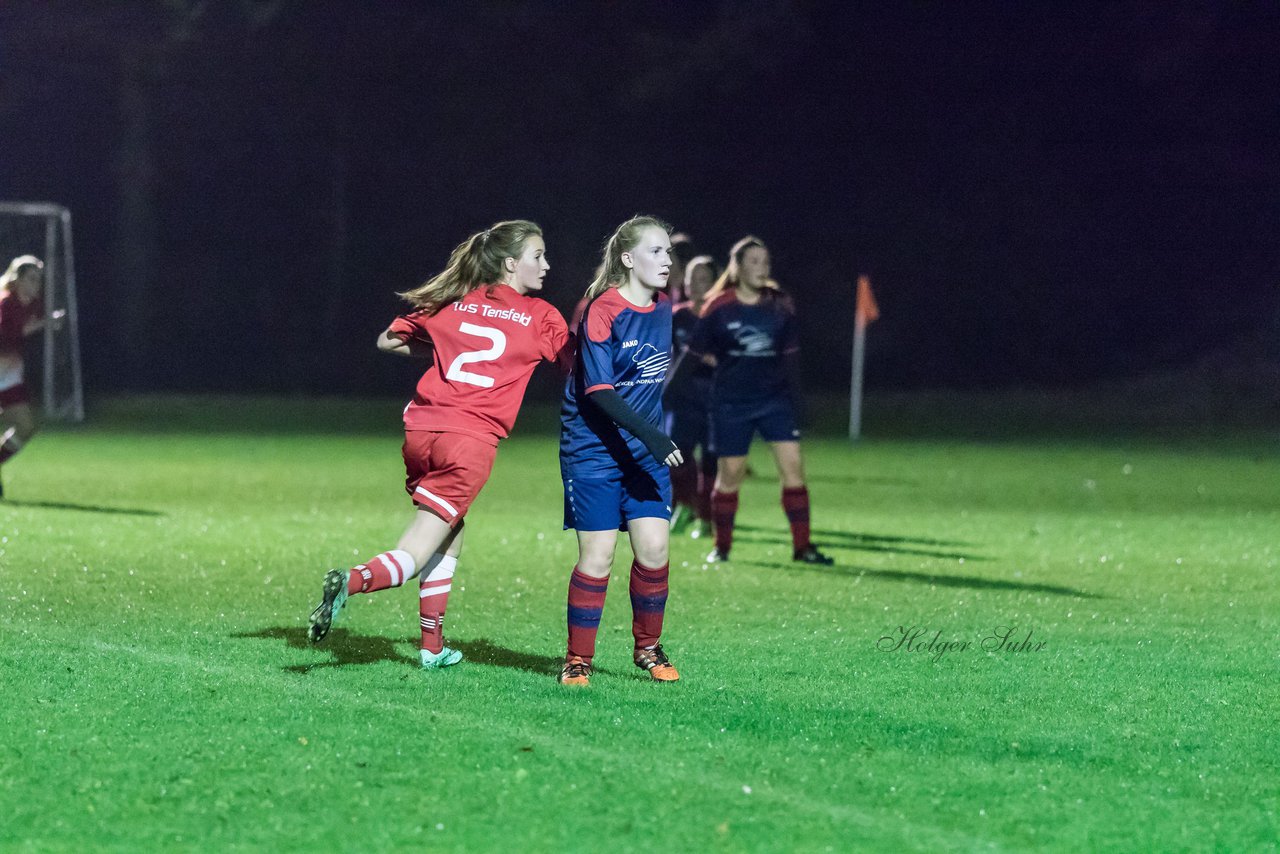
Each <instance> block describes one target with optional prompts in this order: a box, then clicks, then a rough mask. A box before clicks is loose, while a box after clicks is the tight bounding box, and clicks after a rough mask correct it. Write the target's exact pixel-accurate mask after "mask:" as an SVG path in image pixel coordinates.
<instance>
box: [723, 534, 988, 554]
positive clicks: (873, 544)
mask: <svg viewBox="0 0 1280 854" xmlns="http://www.w3.org/2000/svg"><path fill="white" fill-rule="evenodd" d="M740 532H746V533H740ZM813 534H814V542H815V543H816V544H817V545H818V546H819V547H822V546H827V545H829V546H831V547H832V548H838V549H856V550H857V551H863V552H884V553H886V554H897V555H915V556H916V557H936V558H944V559H946V560H960V559H964V560H974V561H979V560H991V558H989V557H983V556H982V555H975V554H968V553H961V552H952V551H938V550H935V549H921V548H914V547H910V546H907V545H904V544H905V543H915V542H922V541H919V540H909V539H906V538H903V537H896V538H895V537H876V536H864V535H862V534H850V533H846V532H843V531H814V532H813ZM733 538H734V540H741V541H742V542H744V543H774V544H778V545H790V544H791V533H790V532H786V531H778V530H773V529H769V528H753V527H749V526H746V525H738V526H736V528H735V531H734V535H733ZM923 542H932V541H923ZM940 544H941V545H961V544H959V543H955V544H953V543H940Z"/></svg>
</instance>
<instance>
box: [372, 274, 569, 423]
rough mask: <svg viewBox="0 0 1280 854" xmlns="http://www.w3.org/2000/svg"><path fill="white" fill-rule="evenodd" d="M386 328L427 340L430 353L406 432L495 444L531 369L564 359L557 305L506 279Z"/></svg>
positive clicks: (564, 339) (517, 406)
mask: <svg viewBox="0 0 1280 854" xmlns="http://www.w3.org/2000/svg"><path fill="white" fill-rule="evenodd" d="M391 333H392V334H393V335H397V336H399V337H400V339H401V340H402V341H408V340H410V339H416V340H419V341H423V342H427V343H429V344H430V345H431V347H432V349H433V350H434V355H435V359H434V361H433V363H432V365H431V367H430V368H428V369H427V372H426V373H425V374H423V375H422V379H421V380H419V381H418V388H417V391H416V392H415V394H414V396H413V401H412V402H411V403H410V404H409V405H408V406H407V407H406V408H405V411H404V428H405V430H431V431H438V432H445V433H462V434H464V435H467V436H474V437H475V438H477V439H483V440H485V441H487V442H491V443H492V444H495V445H496V444H497V443H498V440H499V439H505V438H506V437H507V435H508V434H509V433H510V432H511V427H512V425H514V424H515V421H516V415H517V413H519V411H520V402H521V400H523V398H524V390H525V388H526V387H527V386H528V385H529V377H530V376H531V375H532V374H533V369H534V368H535V367H537V365H538V363H539V362H541V361H543V360H547V361H555V360H557V359H561V360H563V359H565V358H567V354H566V353H565V352H564V351H565V350H566V348H567V345H568V342H569V330H568V327H566V326H565V322H564V318H563V317H561V316H560V312H558V311H556V309H555V307H554V306H552V305H551V304H549V303H547V302H545V301H543V300H541V299H537V298H535V297H530V296H521V295H520V294H518V293H516V291H515V290H514V289H512V288H510V287H508V286H507V285H482V286H481V287H479V288H476V289H475V290H473V291H472V292H471V293H469V294H467V295H466V296H465V297H463V298H462V299H460V300H458V301H457V302H453V303H450V304H449V305H447V306H445V307H444V308H442V309H441V310H440V311H438V312H436V313H435V314H427V313H426V312H424V311H415V312H413V313H412V314H406V315H404V316H402V317H397V318H396V319H395V321H394V322H393V323H392V324H391Z"/></svg>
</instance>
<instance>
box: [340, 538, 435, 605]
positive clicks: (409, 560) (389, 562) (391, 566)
mask: <svg viewBox="0 0 1280 854" xmlns="http://www.w3.org/2000/svg"><path fill="white" fill-rule="evenodd" d="M417 569H418V567H417V566H416V565H415V564H414V561H413V556H412V555H410V554H409V553H408V552H406V551H402V550H401V549H392V550H391V551H389V552H383V553H382V554H380V555H378V556H377V557H375V558H371V559H370V560H369V562H368V563H363V564H361V565H360V566H357V567H354V568H353V569H352V570H351V575H350V576H348V578H347V593H348V594H355V593H376V592H377V591H379V590H386V589H387V588H388V587H399V586H400V585H401V584H404V583H405V582H406V581H408V580H409V579H410V578H412V577H413V575H414V573H415V572H417Z"/></svg>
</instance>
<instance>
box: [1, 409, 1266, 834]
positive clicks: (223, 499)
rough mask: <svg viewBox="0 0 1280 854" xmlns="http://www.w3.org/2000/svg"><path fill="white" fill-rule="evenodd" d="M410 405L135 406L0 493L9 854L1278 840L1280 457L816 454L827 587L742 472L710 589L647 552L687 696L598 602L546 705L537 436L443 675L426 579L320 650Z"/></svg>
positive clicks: (556, 552)
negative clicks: (997, 641) (664, 679)
mask: <svg viewBox="0 0 1280 854" xmlns="http://www.w3.org/2000/svg"><path fill="white" fill-rule="evenodd" d="M397 414H398V413H397V408H396V406H395V405H394V404H386V405H382V406H375V407H369V406H363V407H362V406H358V405H355V404H348V403H341V402H327V403H304V402H297V401H294V402H283V401H277V402H271V401H267V402H261V401H260V402H256V403H255V402H243V401H240V402H237V401H234V400H218V399H209V400H203V401H201V400H198V399H197V400H190V399H188V400H179V399H145V400H133V401H123V402H117V403H115V404H112V405H110V406H104V407H100V408H99V410H98V412H97V415H96V417H95V419H94V420H93V421H91V422H90V424H89V425H87V426H85V427H82V428H77V429H62V430H50V431H49V432H47V433H45V434H43V435H41V436H40V437H38V438H37V440H36V441H35V442H34V443H32V445H31V446H30V448H29V450H27V451H26V452H25V453H24V454H23V455H22V456H21V457H19V458H18V459H17V460H15V461H14V462H13V463H12V464H11V465H8V466H6V467H5V471H4V475H5V487H6V494H7V497H8V501H7V502H6V503H3V504H0V578H3V582H4V591H3V594H2V595H0V689H2V691H3V702H0V849H2V850H6V851H27V850H31V851H44V850H86V849H88V850H119V851H144V850H175V849H176V850H184V849H191V850H194V849H204V850H208V849H213V850H221V849H234V850H247V849H253V850H328V849H336V850H350V851H400V850H411V849H413V850H444V851H499V850H530V851H579V850H580V851H636V850H654V851H657V850H663V851H666V850H675V851H823V850H832V851H862V850H921V851H940V850H941V851H970V850H1004V851H1026V850H1057V851H1084V850H1107V851H1109V850H1131V851H1179V850H1192V851H1207V850H1215V851H1258V850H1263V851H1267V850H1271V851H1274V850H1276V846H1277V839H1278V838H1280V819H1278V818H1277V810H1278V808H1280V806H1278V805H1280V726H1277V723H1276V717H1277V712H1280V687H1278V685H1280V657H1278V654H1277V646H1276V642H1277V637H1280V592H1278V586H1277V578H1278V576H1280V573H1278V572H1277V565H1278V561H1280V541H1278V540H1277V532H1280V459H1278V458H1277V455H1276V453H1275V446H1274V441H1273V439H1272V441H1270V442H1268V441H1267V440H1266V439H1265V438H1262V439H1249V438H1237V439H1226V438H1219V439H1214V440H1209V441H1199V440H1196V441H1193V440H1191V439H1186V440H1180V441H1178V442H1176V443H1173V444H1160V443H1156V442H1153V441H1150V440H1142V439H1136V438H1128V439H1116V440H1108V441H1107V442H1105V443H1103V442H1089V441H1081V440H1052V439H1038V440H1034V441H1033V440H1024V441H1015V440H1006V439H1002V440H1001V441H998V442H980V441H973V440H970V441H946V440H939V439H918V440H910V441H907V440H897V441H895V440H893V439H891V438H889V434H881V435H879V436H877V435H875V434H873V436H872V438H871V439H870V440H868V441H866V442H864V443H862V444H860V445H858V446H857V447H856V448H851V447H850V446H849V445H848V444H847V443H846V442H844V441H842V440H840V439H836V438H829V439H814V440H810V441H808V442H807V445H806V457H807V462H808V469H809V473H810V480H811V484H810V488H811V491H812V494H813V503H814V526H815V529H816V532H817V533H816V537H815V539H816V540H817V541H818V542H819V543H820V544H821V545H822V546H823V547H824V548H825V549H826V550H827V551H828V552H829V553H830V554H832V555H833V556H835V557H836V559H837V562H838V565H837V566H836V567H834V568H830V569H812V568H807V567H801V566H793V565H791V564H790V562H789V561H788V560H787V559H788V558H789V545H788V543H787V538H786V526H785V520H784V518H783V515H782V511H781V509H780V507H779V503H778V488H777V482H776V479H775V478H774V476H773V471H772V464H771V463H770V462H769V460H768V458H767V455H766V452H764V451H759V452H758V453H757V454H756V455H755V456H754V458H753V459H754V466H755V469H756V472H757V474H756V476H755V478H754V479H752V480H750V481H749V482H748V484H747V486H746V487H745V489H744V492H743V496H742V510H741V512H740V514H739V525H740V529H739V536H738V540H737V544H736V546H735V551H734V558H735V559H734V561H733V562H732V563H731V564H729V565H723V566H711V567H707V566H705V565H703V563H702V562H701V560H700V556H701V555H702V554H704V553H705V551H706V550H707V545H706V543H705V541H691V540H688V539H678V540H676V541H675V542H674V543H673V546H672V573H671V589H672V593H671V599H670V603H669V608H668V612H667V630H666V633H665V637H664V642H665V645H666V647H667V649H668V652H669V653H670V654H671V656H672V659H673V661H674V662H675V663H676V664H677V665H678V666H679V668H680V671H681V674H682V676H683V679H682V681H681V682H680V683H678V684H675V685H658V684H652V683H650V682H648V681H646V679H645V677H644V676H643V675H642V674H641V673H640V672H639V671H637V670H635V669H634V668H633V667H632V666H631V663H630V631H629V626H630V613H629V611H630V609H629V605H628V602H627V597H626V584H625V580H624V579H623V578H622V577H621V574H619V577H618V578H617V579H615V581H614V584H613V585H612V590H611V594H610V597H609V603H608V605H607V606H606V609H605V619H604V623H603V624H602V629H601V634H600V639H599V647H598V655H597V659H596V663H597V666H598V670H597V676H596V678H595V680H594V681H593V684H592V685H591V687H590V688H589V689H586V690H570V689H565V688H563V687H562V686H559V685H557V684H556V683H555V681H554V679H553V674H554V673H555V672H556V671H557V668H558V660H559V658H560V656H561V655H562V653H563V644H564V632H565V628H564V608H565V588H566V583H567V579H568V574H569V570H570V568H571V567H572V565H573V562H574V558H575V549H574V544H573V538H572V535H571V534H570V533H566V532H562V531H561V530H560V502H561V493H560V481H559V476H558V468H557V460H556V449H555V437H554V432H553V428H551V426H550V424H551V423H552V421H551V419H550V418H549V417H548V416H547V414H546V413H538V412H532V413H526V417H525V418H524V419H523V421H522V423H521V424H520V425H518V427H517V435H516V436H515V437H514V438H512V439H511V440H509V441H508V442H506V443H505V444H504V445H503V447H502V449H501V451H500V453H499V456H498V462H497V466H496V470H495V473H494V476H493V478H492V480H491V481H490V483H489V485H488V487H487V488H486V490H485V492H484V493H483V494H482V495H481V498H480V500H479V501H478V502H477V504H476V505H475V507H474V508H473V510H472V513H471V515H470V517H469V520H468V541H467V549H466V552H465V554H464V555H463V559H462V561H461V563H460V566H459V573H458V576H457V580H456V581H455V584H454V592H453V596H452V599H451V601H450V609H449V618H448V621H447V625H446V634H447V637H449V638H450V640H451V643H453V644H454V645H456V646H458V647H460V648H461V649H463V650H464V651H465V653H466V655H467V660H466V661H465V662H464V663H463V664H462V665H460V666H458V667H455V668H452V669H451V670H448V671H443V672H435V673H425V672H421V671H420V670H419V669H418V668H417V666H416V648H417V626H416V622H417V606H416V592H414V591H416V587H415V588H412V589H400V590H394V591H389V592H385V593H381V594H378V595H375V596H368V597H356V598H355V599H353V600H352V603H351V605H350V607H349V609H348V611H347V612H346V613H345V614H344V619H343V622H342V623H341V624H340V627H339V628H338V629H336V630H335V632H334V633H333V634H332V635H331V636H330V638H329V640H328V641H326V643H325V645H323V646H322V647H320V648H309V647H308V645H307V643H306V640H305V629H306V617H307V613H308V612H309V611H310V609H311V608H312V607H313V605H314V604H315V600H316V597H317V594H318V590H319V582H320V578H321V576H322V574H323V572H324V570H326V569H327V568H329V567H333V566H350V565H351V564H353V563H355V562H358V559H360V558H367V557H369V556H371V555H372V554H374V553H376V552H378V551H381V550H383V549H385V548H387V547H389V546H391V545H393V544H394V542H395V540H396V538H397V537H398V535H399V533H400V531H401V529H402V527H403V525H404V524H405V522H406V521H407V519H408V516H409V514H410V510H409V508H408V503H407V499H406V497H405V496H404V494H403V492H402V489H401V486H402V479H401V478H402V469H401V465H400V460H399V442H400V438H399V434H398V432H397V431H398V424H397V418H396V417H397ZM628 560H629V553H628V552H627V550H626V547H625V545H624V546H622V547H620V549H619V558H618V561H617V568H618V569H625V567H626V566H627V561H628ZM899 627H902V628H904V629H907V630H911V628H912V627H917V628H919V629H921V630H924V632H923V634H921V635H920V637H919V639H918V641H917V642H916V644H915V645H916V646H917V647H918V646H919V645H920V644H922V643H924V642H925V641H928V640H930V639H932V638H934V637H935V636H937V637H938V642H937V643H935V644H934V648H933V649H932V650H930V649H919V648H917V649H915V650H914V651H908V650H907V649H905V645H904V646H903V647H899V648H897V649H893V648H891V647H892V646H893V645H894V643H895V642H896V641H893V640H891V641H884V640H882V638H885V637H889V638H895V637H896V636H897V635H898V632H899ZM999 627H1009V628H1011V629H1012V630H1013V634H1012V635H1011V636H1010V641H1021V640H1023V639H1024V637H1025V636H1026V634H1027V633H1028V632H1030V633H1031V642H1032V643H1031V645H1030V648H1027V649H1018V650H1009V649H1004V650H1000V651H992V650H989V649H983V648H982V647H983V641H984V639H985V638H987V637H989V636H992V635H993V634H994V633H996V632H997V631H998V629H999ZM938 633H940V635H938ZM942 642H953V643H954V644H955V645H956V646H955V647H948V648H947V649H946V651H945V652H942V653H941V654H939V651H938V647H939V644H941V643H942ZM964 642H968V643H969V644H970V645H969V647H968V648H957V647H959V646H960V645H961V644H963V643H964ZM1035 644H1042V646H1041V647H1040V648H1038V649H1037V648H1035ZM988 645H991V644H988Z"/></svg>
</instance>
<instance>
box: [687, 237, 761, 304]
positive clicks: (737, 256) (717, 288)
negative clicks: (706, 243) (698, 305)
mask: <svg viewBox="0 0 1280 854" xmlns="http://www.w3.org/2000/svg"><path fill="white" fill-rule="evenodd" d="M756 247H759V248H761V249H763V250H764V251H766V252H768V251H769V247H768V246H765V245H764V241H763V240H761V239H760V238H758V237H754V236H752V235H750V234H748V235H747V236H746V237H744V238H742V239H741V240H739V241H738V242H737V243H735V244H733V248H732V249H730V250H729V266H727V267H725V268H724V272H723V273H721V274H720V278H718V279H716V283H715V284H714V285H712V286H711V290H709V291H707V295H706V296H705V297H703V298H702V304H703V305H711V303H712V302H713V301H714V300H715V299H716V297H718V296H720V295H721V294H722V293H724V292H725V291H727V290H729V289H730V288H736V287H738V278H739V275H740V273H741V270H742V256H744V255H746V254H747V250H748V249H754V248H756Z"/></svg>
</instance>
